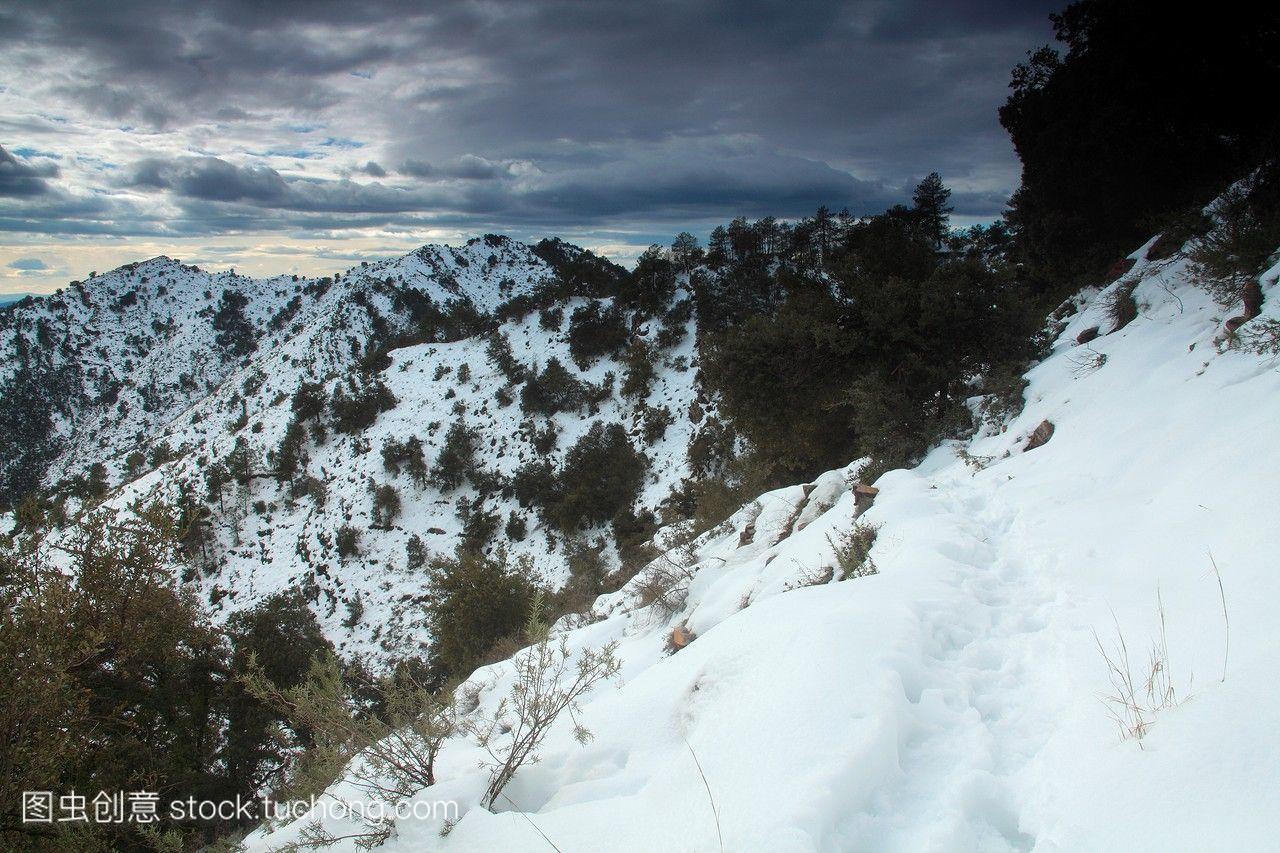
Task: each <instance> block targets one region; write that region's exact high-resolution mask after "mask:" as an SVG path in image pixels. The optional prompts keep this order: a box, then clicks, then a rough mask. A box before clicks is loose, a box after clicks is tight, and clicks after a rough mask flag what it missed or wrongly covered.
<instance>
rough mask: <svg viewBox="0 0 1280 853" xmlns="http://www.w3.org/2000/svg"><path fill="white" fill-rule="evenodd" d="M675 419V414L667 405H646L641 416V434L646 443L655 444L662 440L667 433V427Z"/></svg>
mask: <svg viewBox="0 0 1280 853" xmlns="http://www.w3.org/2000/svg"><path fill="white" fill-rule="evenodd" d="M675 421H676V419H675V416H674V415H672V414H671V410H670V409H668V408H667V407H666V406H663V407H661V408H654V407H653V406H645V407H644V412H643V414H642V416H641V436H642V437H643V438H644V443H645V444H648V445H653V444H656V443H658V442H659V441H661V440H662V438H663V436H665V435H666V434H667V427H669V426H671V425H672V424H673V423H675Z"/></svg>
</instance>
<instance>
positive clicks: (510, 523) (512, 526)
mask: <svg viewBox="0 0 1280 853" xmlns="http://www.w3.org/2000/svg"><path fill="white" fill-rule="evenodd" d="M528 527H529V525H528V524H527V523H526V522H525V520H524V516H523V515H521V514H520V513H518V512H516V511H515V510H512V511H511V513H510V514H509V515H508V516H507V526H506V529H505V531H504V532H505V533H506V535H507V538H508V539H510V540H512V541H513V542H523V541H524V537H525V535H526V534H527V533H528Z"/></svg>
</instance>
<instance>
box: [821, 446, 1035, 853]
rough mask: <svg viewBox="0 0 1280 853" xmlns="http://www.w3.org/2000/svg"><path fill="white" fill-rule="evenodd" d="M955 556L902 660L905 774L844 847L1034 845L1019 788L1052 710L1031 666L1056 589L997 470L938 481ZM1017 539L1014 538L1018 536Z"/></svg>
mask: <svg viewBox="0 0 1280 853" xmlns="http://www.w3.org/2000/svg"><path fill="white" fill-rule="evenodd" d="M933 495H934V496H935V497H934V500H935V501H936V503H937V504H938V506H937V507H936V509H937V512H938V517H936V518H930V519H927V520H926V522H927V524H928V526H930V527H932V528H933V529H935V530H945V531H946V532H945V538H944V539H942V541H941V542H939V543H938V544H937V547H938V549H939V550H940V551H942V552H943V554H944V556H945V557H946V558H947V559H949V560H950V561H951V563H952V564H951V566H950V571H949V572H948V573H947V575H946V580H945V589H944V592H943V595H944V596H945V598H944V600H936V599H930V600H922V601H920V602H919V605H918V607H917V610H916V613H917V616H918V618H919V634H918V636H919V638H920V642H921V648H920V649H919V652H920V655H919V661H918V664H917V665H916V666H917V667H918V668H914V671H913V667H912V666H911V665H910V664H908V665H907V666H904V667H903V669H902V670H901V672H902V673H903V678H904V685H903V686H904V692H905V694H906V697H907V699H908V700H909V702H910V706H909V708H908V710H907V715H906V716H907V723H906V725H905V727H904V728H905V734H904V737H903V742H902V743H901V744H900V746H899V765H900V768H901V775H900V777H899V778H898V779H896V780H895V781H894V782H892V783H890V784H887V785H884V786H883V787H881V788H880V789H879V790H878V791H877V792H876V794H875V796H874V799H873V800H872V802H871V803H870V804H869V806H870V808H869V809H867V810H866V811H864V812H862V813H859V814H856V815H854V816H853V817H851V819H850V820H849V821H847V823H846V824H845V825H844V826H843V827H842V828H841V829H842V831H841V835H842V836H843V840H842V841H841V843H840V846H841V847H842V848H858V849H878V850H922V849H984V850H1006V849H1007V850H1028V849H1030V848H1031V847H1032V845H1033V843H1034V839H1032V838H1030V837H1028V836H1027V835H1025V834H1023V833H1022V832H1020V831H1019V828H1018V825H1019V820H1018V814H1017V810H1016V809H1017V806H1016V803H1015V801H1014V798H1013V797H1012V796H1011V794H1010V786H1011V785H1012V784H1013V783H1014V777H1015V776H1016V773H1017V772H1018V771H1019V770H1021V769H1022V768H1023V767H1024V765H1025V763H1026V761H1027V760H1028V759H1029V757H1030V755H1031V754H1033V753H1034V751H1035V749H1036V748H1037V744H1038V742H1040V741H1042V740H1043V732H1044V731H1046V727H1047V721H1046V720H1045V719H1043V717H1044V714H1043V713H1041V712H1039V711H1038V709H1037V708H1036V706H1035V705H1034V703H1033V704H1031V705H1030V706H1028V704H1027V701H1026V700H1027V698H1028V697H1027V691H1028V686H1027V685H1028V682H1029V676H1028V668H1029V664H1031V662H1032V661H1033V660H1034V658H1035V657H1036V656H1037V655H1042V654H1044V653H1045V650H1046V647H1047V646H1048V645H1049V644H1050V640H1049V638H1048V637H1047V636H1046V635H1045V634H1044V633H1043V632H1044V631H1045V628H1046V620H1045V611H1046V609H1047V608H1049V607H1051V606H1052V604H1053V596H1051V595H1049V594H1047V592H1046V591H1045V590H1044V589H1041V588H1039V587H1038V585H1037V584H1036V583H1035V582H1034V580H1033V579H1032V578H1030V577H1029V576H1028V574H1029V573H1030V572H1031V571H1033V570H1034V566H1032V565H1029V564H1028V562H1027V560H1026V557H1025V553H1021V552H1020V550H1019V548H1018V546H1017V544H1016V543H1017V540H1018V536H1017V535H1016V532H1015V533H1014V534H1013V535H1011V531H1015V530H1016V527H1017V513H1016V510H1015V509H1014V508H1013V507H1011V506H1010V505H1008V504H1007V503H1006V502H1005V501H1004V500H1002V499H1001V497H1000V494H999V489H998V488H995V487H993V486H992V485H991V484H990V483H989V482H987V481H979V480H976V479H974V478H971V477H969V476H968V475H967V473H965V472H963V470H962V471H961V473H960V474H959V476H956V477H953V478H949V480H948V481H946V482H944V483H939V484H937V489H936V491H933ZM1009 540H1012V542H1013V544H1009Z"/></svg>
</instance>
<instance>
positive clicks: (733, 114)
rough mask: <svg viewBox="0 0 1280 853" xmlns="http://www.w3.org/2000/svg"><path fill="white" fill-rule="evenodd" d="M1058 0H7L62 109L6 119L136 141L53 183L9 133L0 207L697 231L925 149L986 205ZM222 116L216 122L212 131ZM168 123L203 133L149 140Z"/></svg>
mask: <svg viewBox="0 0 1280 853" xmlns="http://www.w3.org/2000/svg"><path fill="white" fill-rule="evenodd" d="M1059 5H1061V2H1039V0H1035V1H1034V2H1026V1H1025V0H1024V2H1015V0H991V2H982V0H972V2H958V0H930V2H925V0H914V2H906V1H905V0H904V2H888V0H865V2H843V3H842V2H826V1H825V0H823V2H818V0H790V2H786V3H781V2H763V0H748V2H732V3H731V2H712V0H692V2H687V1H686V0H679V2H677V0H659V2H651V3H634V2H631V0H512V2H507V3H501V4H492V3H476V2H466V1H465V0H457V2H450V0H441V2H434V3H430V4H423V3H419V2H409V0H405V2H383V3H350V2H325V0H317V1H316V2H302V0H284V1H283V2H281V1H280V0H277V2H272V3H259V2H251V0H208V2H203V3H200V4H194V3H175V2H172V0H119V2H113V3H111V4H98V3H95V4H74V5H61V4H59V5H50V4H44V3H39V4H37V3H29V4H24V3H12V2H11V3H7V4H6V3H4V0H0V36H3V37H4V38H5V40H6V42H7V43H9V44H11V45H13V48H12V49H9V50H7V51H6V53H7V54H8V55H9V58H8V59H7V60H6V59H3V58H0V69H3V68H8V70H9V71H10V72H15V71H16V69H17V68H18V67H19V66H21V68H22V69H23V72H24V75H23V77H22V79H30V80H36V79H43V78H45V77H47V78H48V79H49V80H50V81H51V82H50V83H49V84H48V85H47V86H46V87H45V88H42V89H32V93H31V100H32V101H37V100H38V101H40V103H42V104H43V103H46V102H47V103H48V104H49V107H50V110H49V111H48V112H46V111H38V112H37V111H33V112H32V113H31V114H29V115H24V116H7V117H5V119H4V121H0V128H4V127H6V126H8V127H20V126H30V127H40V128H44V129H45V130H44V132H45V133H46V134H48V136H46V137H45V138H44V139H43V140H42V147H50V145H54V147H56V144H55V143H50V142H49V139H55V140H56V139H57V134H58V133H59V132H60V131H59V125H58V123H57V121H59V120H60V121H63V122H64V123H67V124H70V125H74V124H75V123H76V121H77V117H78V116H83V117H86V118H88V117H92V118H95V119H96V120H100V121H109V122H115V123H116V124H117V126H118V127H124V128H126V129H129V132H130V133H132V134H134V136H133V137H132V138H133V139H135V140H136V145H135V146H134V147H133V148H132V149H130V152H129V153H128V156H127V158H126V160H125V162H122V163H120V164H119V165H118V168H117V167H116V166H109V167H104V168H103V169H102V170H99V171H98V172H93V173H92V174H89V173H85V174H86V177H85V180H90V179H92V180H95V181H99V183H98V184H96V185H94V186H93V191H94V193H95V194H96V195H95V196H94V197H92V198H89V197H87V196H86V197H81V198H80V199H79V200H73V199H69V198H64V197H62V196H61V195H57V194H55V195H56V197H51V198H48V199H45V200H44V201H43V202H41V203H39V204H37V202H38V201H39V199H38V197H39V196H41V195H46V194H49V191H50V189H51V185H50V184H49V183H48V182H47V180H46V179H47V178H49V177H52V176H53V173H49V172H47V167H39V168H38V167H37V166H35V165H33V164H31V163H24V162H21V161H19V160H17V159H16V158H14V157H13V156H12V155H10V154H8V153H7V152H5V151H4V150H3V149H0V195H4V196H8V197H9V201H7V202H6V203H5V204H4V205H3V206H0V228H9V229H19V230H32V231H40V230H44V231H47V232H48V233H67V232H66V231H65V230H64V229H67V228H70V229H73V231H72V232H71V233H74V229H75V228H77V227H81V228H83V229H84V231H85V233H131V232H136V233H155V232H156V230H157V229H158V230H160V231H162V232H163V231H173V232H181V233H189V234H199V233H225V232H228V231H251V230H254V229H261V230H270V231H282V230H292V231H299V230H307V229H321V228H354V227H361V226H369V227H381V226H384V225H395V226H397V227H405V228H411V227H415V226H419V225H421V224H422V223H432V224H453V225H455V226H468V227H469V226H471V225H472V224H476V223H484V224H485V225H486V227H488V226H492V227H495V228H502V227H503V226H504V225H506V224H513V225H518V226H523V227H536V226H539V225H543V226H546V227H554V226H563V225H572V226H581V227H590V226H594V225H602V224H606V223H607V224H610V225H612V226H616V227H625V226H627V225H628V224H629V223H630V224H644V225H646V226H655V224H658V223H670V224H671V226H672V229H673V230H679V227H680V226H681V225H682V224H683V223H684V222H690V223H694V222H709V221H713V220H718V219H724V218H727V217H731V216H733V215H737V214H746V215H764V214H774V215H778V216H800V215H804V214H806V213H809V212H811V211H812V210H813V209H814V208H815V207H816V206H817V205H819V204H826V205H828V206H830V207H832V208H836V209H839V208H841V207H845V206H847V207H849V208H850V210H851V211H852V212H854V213H855V214H858V213H869V212H873V211H876V210H878V209H882V208H883V207H884V206H886V205H888V204H891V203H894V202H896V201H903V200H905V199H906V198H907V196H908V195H909V187H910V186H911V184H912V183H913V182H914V181H915V180H917V179H918V178H919V177H920V176H922V175H923V174H925V173H927V172H929V171H933V170H938V171H940V172H942V173H943V176H944V178H946V179H947V180H948V181H949V182H951V183H953V184H956V186H957V191H956V194H955V196H954V199H955V204H956V208H957V213H958V214H962V215H971V216H993V215H996V214H998V213H999V211H1000V210H1001V208H1002V207H1003V203H1004V200H1005V198H1007V195H1008V193H1009V191H1010V190H1011V189H1012V188H1013V187H1012V185H1013V183H1014V182H1015V181H1016V177H1017V167H1016V161H1015V160H1014V159H1013V155H1012V151H1011V149H1010V146H1009V144H1008V142H1007V140H1006V139H1005V136H1004V134H1003V132H1002V131H1001V130H1000V128H999V125H998V122H997V120H996V113H995V111H996V108H997V106H998V105H999V103H1000V102H1001V101H1002V100H1003V98H1004V96H1005V92H1006V86H1007V82H1008V78H1009V70H1010V68H1011V67H1012V65H1013V64H1014V63H1015V62H1017V61H1019V60H1020V59H1021V58H1022V57H1023V56H1024V54H1025V52H1026V51H1027V50H1028V49H1030V48H1033V47H1036V46H1038V45H1039V44H1042V43H1044V42H1045V41H1047V40H1048V39H1049V37H1050V32H1049V27H1048V22H1047V18H1046V16H1047V13H1048V12H1049V11H1051V10H1053V9H1055V8H1057V7H1058V6H1059ZM6 63H9V64H8V65H6ZM6 77H7V78H8V79H15V80H16V79H18V78H17V75H16V73H9V74H7V75H6ZM32 85H35V84H32ZM59 111H60V112H61V113H62V114H64V115H63V117H62V118H60V119H59V118H58V116H57V115H55V113H58V112H59ZM211 122H216V123H220V125H221V127H222V128H223V129H224V130H225V133H224V134H223V135H220V136H213V137H210V136H209V135H208V134H207V133H206V132H205V131H203V130H201V131H199V132H197V130H196V129H197V128H207V127H209V126H210V123H211ZM295 127H296V128H298V129H297V130H296V131H290V130H288V129H289V128H295ZM310 128H324V130H322V131H319V132H320V133H323V134H325V136H326V138H327V141H326V142H319V143H317V142H315V141H314V140H312V139H311V137H310V136H309V135H308V133H309V129H310ZM155 131H164V132H165V133H166V134H168V136H163V138H165V139H171V138H173V136H172V135H174V134H177V135H178V138H180V139H185V140H186V143H185V145H186V148H187V151H186V153H185V154H184V155H181V156H175V152H174V151H173V149H172V147H170V148H169V149H168V150H166V151H164V152H160V151H154V150H152V151H150V152H148V151H147V149H148V147H149V146H150V145H152V142H151V140H152V139H159V138H161V136H153V135H152V134H153V133H154V132H155ZM268 132H269V133H271V134H273V137H272V138H273V139H278V138H280V137H281V136H285V137H287V136H288V135H289V134H290V133H294V134H295V135H296V137H297V140H298V141H297V143H296V145H295V144H294V143H293V141H292V140H289V141H287V142H286V143H284V144H283V145H277V144H275V143H272V144H271V145H269V146H268V145H263V146H262V148H264V149H265V148H270V150H271V151H285V152H290V153H291V156H292V157H294V158H295V160H297V161H299V162H301V161H306V162H307V163H308V164H309V165H308V166H307V169H306V171H305V173H303V172H301V171H299V172H298V173H294V172H292V171H291V170H290V169H288V168H285V167H283V166H281V165H280V163H279V162H273V164H272V165H267V164H266V162H262V161H263V160H265V158H266V155H262V156H261V157H259V159H258V160H257V161H255V160H254V155H252V154H251V153H250V152H251V149H250V148H249V147H248V146H246V145H245V144H244V143H242V142H241V143H237V142H236V140H238V139H245V138H253V135H254V134H259V133H268ZM183 134H189V135H188V136H185V137H184V136H183ZM236 134H241V135H239V136H237V135H236ZM63 144H64V145H65V146H66V148H65V149H63V150H62V152H61V153H66V154H77V153H83V152H78V151H77V150H76V146H77V145H82V144H83V145H87V144H89V143H84V142H79V141H77V139H74V138H70V139H67V140H66V141H65V142H64V143H63ZM354 146H360V147H359V149H358V150H359V155H357V154H356V153H355V152H356V150H357V149H356V148H355V147H354ZM139 151H141V152H143V153H142V154H139ZM147 153H150V155H151V156H146V154H147ZM357 156H358V157H359V159H355V158H356V157H357ZM375 158H376V159H375ZM81 159H84V160H86V161H87V159H88V158H81ZM313 163H314V164H315V165H314V166H312V165H310V164H313ZM381 164H387V165H385V166H384V165H381ZM273 166H275V168H273ZM40 168H45V169H46V171H45V172H41V171H40ZM62 177H63V180H61V181H59V183H60V184H66V185H74V181H73V180H72V179H71V178H70V177H69V173H68V171H67V170H64V174H63V176H62ZM102 182H105V184H103V183H102ZM72 188H73V189H74V188H75V187H74V186H72ZM112 192H119V193H129V194H131V195H130V199H132V200H129V199H116V198H102V197H100V196H103V195H106V196H110V194H111V193H112ZM139 198H140V199H142V201H144V202H145V201H146V200H147V199H151V200H153V201H163V202H165V203H168V204H170V205H171V206H172V208H173V209H174V210H176V211H177V212H178V216H177V217H176V218H173V217H170V216H168V215H160V214H158V213H156V212H154V211H148V210H147V208H146V205H145V204H143V203H142V202H139V201H138V199H139ZM24 199H25V200H24ZM77 205H78V207H77ZM95 209H96V213H95V212H94V210H95ZM58 210H64V215H63V216H62V218H61V219H57V220H55V219H53V218H47V219H43V220H42V216H50V217H53V216H55V215H56V212H57V211H58ZM42 226H43V227H42ZM663 227H665V226H663Z"/></svg>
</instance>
